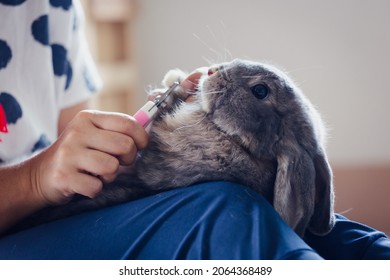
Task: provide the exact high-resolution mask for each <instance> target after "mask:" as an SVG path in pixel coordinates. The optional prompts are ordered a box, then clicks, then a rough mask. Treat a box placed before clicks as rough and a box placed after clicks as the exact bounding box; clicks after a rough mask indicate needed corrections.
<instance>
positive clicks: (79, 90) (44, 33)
mask: <svg viewBox="0 0 390 280" xmlns="http://www.w3.org/2000/svg"><path fill="white" fill-rule="evenodd" d="M0 18H1V24H0V163H2V164H4V163H8V162H17V161H20V160H23V159H25V158H26V157H28V156H31V155H32V154H34V153H36V152H37V151H39V150H41V149H43V148H45V147H46V146H48V145H50V144H51V143H52V142H53V141H55V139H56V138H57V134H58V130H57V124H58V117H59V113H60V111H61V110H62V109H64V108H67V107H70V106H73V105H76V104H78V103H80V102H83V101H85V100H86V99H88V98H89V97H90V95H91V94H92V93H93V92H95V91H96V90H97V89H98V88H99V87H100V79H99V77H98V75H97V72H96V68H95V66H94V64H93V61H92V59H91V57H90V54H89V51H88V47H87V44H86V42H85V38H84V34H83V30H82V25H83V21H84V18H83V13H82V9H81V6H80V3H79V2H78V1H75V0H73V1H72V0H39V1H37V0H0Z"/></svg>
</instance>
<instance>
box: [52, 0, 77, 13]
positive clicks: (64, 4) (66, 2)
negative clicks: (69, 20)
mask: <svg viewBox="0 0 390 280" xmlns="http://www.w3.org/2000/svg"><path fill="white" fill-rule="evenodd" d="M50 5H52V6H53V7H55V8H63V9H64V10H66V11H67V10H69V9H70V7H72V0H50Z"/></svg>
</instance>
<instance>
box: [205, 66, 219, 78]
mask: <svg viewBox="0 0 390 280" xmlns="http://www.w3.org/2000/svg"><path fill="white" fill-rule="evenodd" d="M217 71H218V68H217V67H210V68H209V70H208V71H207V75H209V76H211V75H213V74H214V73H215V72H217Z"/></svg>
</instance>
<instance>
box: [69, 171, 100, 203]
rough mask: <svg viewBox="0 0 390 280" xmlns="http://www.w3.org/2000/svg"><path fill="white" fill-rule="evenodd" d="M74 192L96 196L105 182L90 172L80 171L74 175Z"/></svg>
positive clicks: (91, 196)
mask: <svg viewBox="0 0 390 280" xmlns="http://www.w3.org/2000/svg"><path fill="white" fill-rule="evenodd" d="M72 178H73V181H72V192H73V193H77V194H81V195H84V196H87V197H90V198H94V197H96V196H97V195H98V194H99V193H100V192H101V190H102V188H103V182H102V181H101V180H100V179H99V178H97V177H95V176H93V175H90V174H86V173H83V172H78V173H77V174H76V175H75V176H73V177H72Z"/></svg>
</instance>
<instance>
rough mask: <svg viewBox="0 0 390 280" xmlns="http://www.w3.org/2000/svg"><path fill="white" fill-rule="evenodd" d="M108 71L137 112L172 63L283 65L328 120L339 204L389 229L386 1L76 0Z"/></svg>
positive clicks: (389, 21)
mask: <svg viewBox="0 0 390 280" xmlns="http://www.w3.org/2000/svg"><path fill="white" fill-rule="evenodd" d="M82 4H83V6H84V8H85V13H86V19H87V25H86V33H87V36H88V40H89V44H90V48H91V50H92V52H93V55H94V57H95V60H96V62H97V65H98V69H99V72H100V74H101V76H102V78H103V80H104V84H105V85H104V88H103V90H102V93H101V94H100V95H99V96H97V97H96V98H95V100H94V106H96V107H98V108H100V109H103V110H113V111H121V112H126V113H129V114H133V113H134V112H135V111H136V110H137V108H139V107H140V106H141V105H142V104H143V103H144V101H145V96H146V90H147V89H148V87H149V86H152V87H157V86H159V85H160V81H161V79H162V77H163V76H164V74H165V73H166V72H167V71H168V70H169V69H172V68H180V69H182V70H185V71H189V72H191V71H192V70H194V69H195V68H198V67H200V66H208V65H210V64H213V63H218V62H223V61H228V60H231V59H233V58H245V59H251V60H256V61H261V62H267V63H272V64H275V65H277V66H279V67H280V68H282V69H284V70H285V71H286V72H287V73H288V74H289V75H290V76H291V77H292V78H293V80H295V82H296V83H297V84H298V85H299V86H300V88H301V89H302V90H303V92H304V93H305V94H306V95H307V96H308V97H309V99H310V100H311V101H312V102H313V103H314V104H315V106H316V107H317V108H318V110H319V111H320V112H321V114H322V116H323V118H324V120H325V121H326V123H327V126H328V129H329V139H328V146H327V152H328V156H329V159H330V161H331V165H332V168H333V171H334V181H335V189H336V209H337V211H338V212H341V213H343V214H344V215H345V216H347V217H349V218H352V219H355V220H358V221H360V222H363V223H366V224H368V225H371V226H373V227H376V228H377V229H380V230H382V231H385V232H387V233H388V234H390V218H389V215H390V203H389V202H388V200H389V198H390V110H389V108H388V107H389V105H390V90H389V84H388V82H389V81H390V55H389V50H390V17H389V16H388V12H389V11H390V1H387V0H365V1H364V0H363V1H355V0H343V1H338V0H330V1H320V0H294V1H282V0H272V1H271V0H240V1H237V0H212V1H211V0H197V1H193V0H164V1H158V0H138V1H136V0H82Z"/></svg>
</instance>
